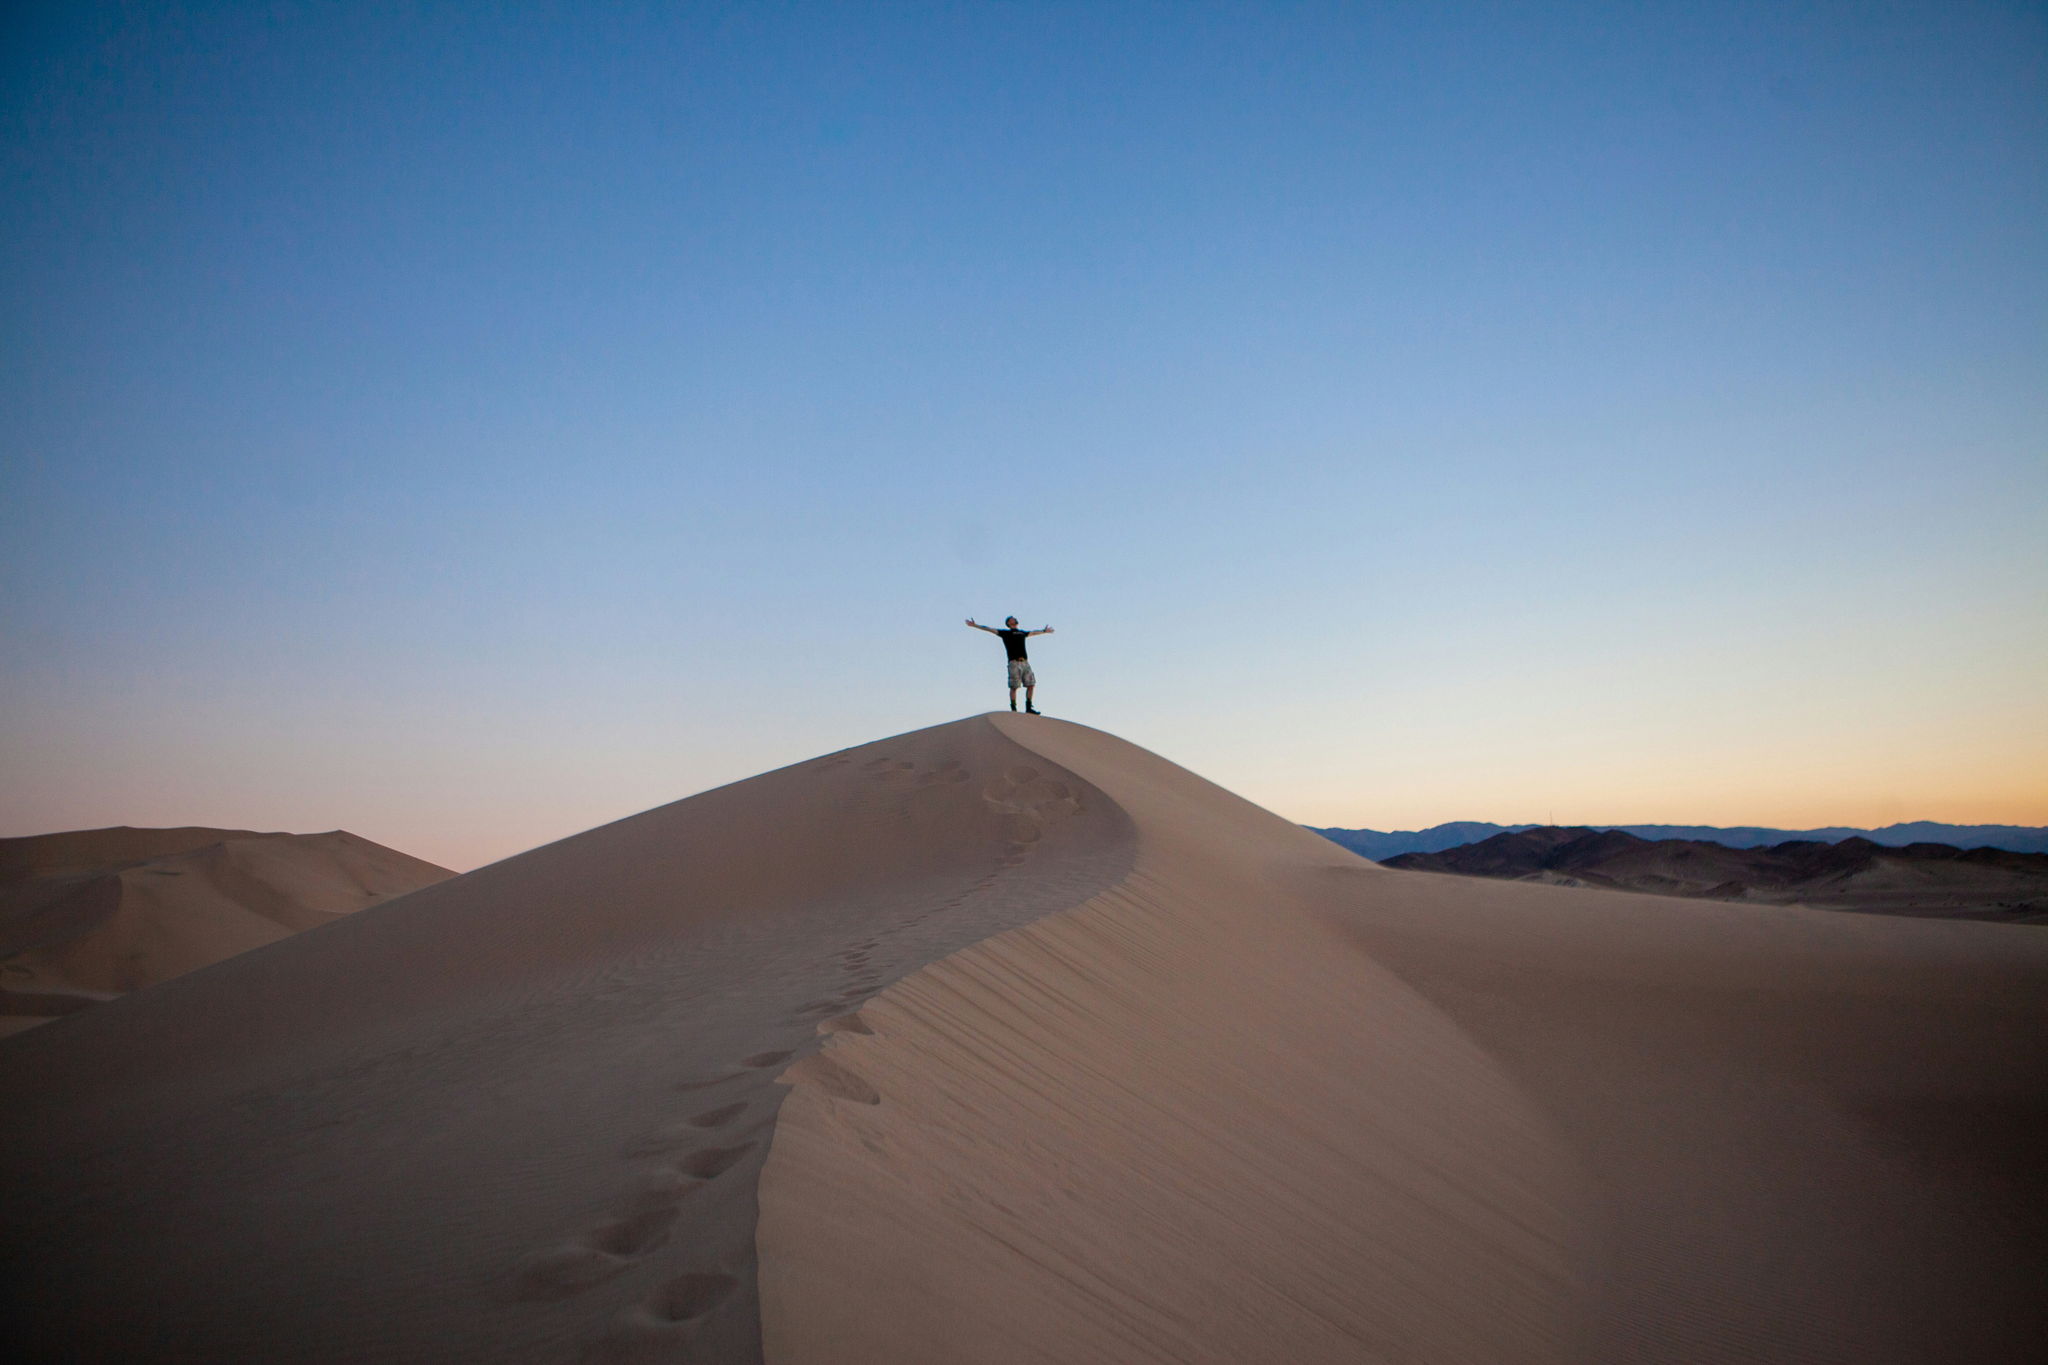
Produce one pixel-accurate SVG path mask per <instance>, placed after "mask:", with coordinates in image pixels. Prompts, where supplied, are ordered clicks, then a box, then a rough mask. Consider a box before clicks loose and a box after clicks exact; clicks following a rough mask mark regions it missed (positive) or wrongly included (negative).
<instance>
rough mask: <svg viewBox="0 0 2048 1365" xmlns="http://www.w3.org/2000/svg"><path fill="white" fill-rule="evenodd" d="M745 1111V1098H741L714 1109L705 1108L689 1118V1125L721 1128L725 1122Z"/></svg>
mask: <svg viewBox="0 0 2048 1365" xmlns="http://www.w3.org/2000/svg"><path fill="white" fill-rule="evenodd" d="M746 1112H747V1102H746V1101H745V1100H741V1101H739V1102H738V1103H737V1104H722V1105H720V1106H719V1107H718V1108H716V1109H707V1110H705V1111H704V1112H703V1113H701V1114H699V1115H697V1116H696V1117H695V1118H693V1119H691V1120H690V1126H691V1127H692V1128H723V1127H725V1125H726V1124H728V1123H731V1122H732V1121H733V1120H734V1119H736V1118H738V1117H739V1116H740V1115H741V1114H744V1113H746Z"/></svg>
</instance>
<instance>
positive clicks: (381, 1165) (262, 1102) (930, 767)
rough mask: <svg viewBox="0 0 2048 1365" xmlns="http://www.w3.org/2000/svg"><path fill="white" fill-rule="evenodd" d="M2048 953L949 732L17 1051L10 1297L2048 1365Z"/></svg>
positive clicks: (693, 810) (430, 1326) (272, 1338)
mask: <svg viewBox="0 0 2048 1365" xmlns="http://www.w3.org/2000/svg"><path fill="white" fill-rule="evenodd" d="M2044 987H2048V935H2043V934H2041V933H2040V931H2039V930H2037V929H2029V928H2022V927H2013V926H2004V925H1994V924H1975V923H1946V922H1935V921H1920V920H1894V919H1882V918H1874V917H1854V916H1837V915H1829V914H1823V913H1819V912H1812V911H1804V910H1799V909H1786V908H1775V907H1757V906H1744V905H1730V904H1721V903H1714V902H1698V901H1674V900H1669V899H1663V898H1652V897H1642V896H1635V895H1629V894H1623V893H1616V892H1607V891H1587V890H1575V889H1567V888H1558V887H1551V886H1541V885H1531V884H1523V883H1513V882H1492V881H1482V880H1474V879H1468V878H1454V877H1442V876H1431V875H1427V874H1420V873H1402V872H1396V871H1390V870H1386V869H1382V868H1379V867H1376V866H1374V865H1372V864H1369V863H1366V862H1364V861H1362V860H1360V859H1358V858H1356V857H1354V856H1352V855H1350V854H1348V853H1346V852H1345V851H1343V850H1342V849H1340V848H1338V847H1337V846H1336V845H1334V844H1332V843H1330V842H1328V841H1327V840H1324V839H1322V838H1321V837H1320V836H1317V835H1315V834H1312V833H1310V832H1308V831H1305V830H1301V829H1298V828H1296V827H1295V826H1293V825H1290V824H1288V823H1287V822H1285V821H1283V820H1280V819H1279V818H1277V817H1275V816H1273V815H1270V814H1268V813H1266V812H1264V811H1261V810H1259V809H1257V808H1256V807H1253V806H1251V805H1249V804H1247V803H1245V802H1244V801H1242V800H1240V799H1238V798H1236V797H1234V796H1231V795H1230V794H1229V793H1227V792H1224V791H1222V790H1221V789H1219V788H1217V787H1215V786H1213V785H1211V784H1209V783H1207V782H1205V781H1203V780H1202V779H1200V778H1198V777H1195V776H1194V775H1192V774H1190V773H1188V772H1186V771H1185V770H1183V769H1180V768H1177V767H1175V766H1174V765H1172V764H1170V763H1168V762H1166V761H1164V760H1162V759H1160V758H1157V757H1155V756H1153V755H1151V754H1148V753H1146V752H1144V751H1142V750H1139V749H1136V748H1134V747H1133V746H1131V745H1129V744H1127V743H1124V742H1123V741H1121V740H1117V739H1115V738H1113V737H1111V736H1108V735H1104V734H1101V733H1099V732H1096V731H1092V730H1088V729H1086V728H1084V727H1081V726H1076V725H1071V724H1067V723H1064V722H1060V721H1054V720H1050V719H1043V718H1035V717H1028V718H1027V717H1012V716H1009V715H1006V714H1005V715H998V716H993V717H974V718H971V719H968V720H964V721H959V722H955V723H952V724H949V725H942V726H938V727H935V728H932V729H929V730H923V731H918V732H916V733H913V734H909V735H904V736H899V737H897V738H894V739H889V740H884V741H881V742H879V743H877V744H872V745H868V746H865V747H863V748H859V749H853V750H848V751H845V752H843V753H840V754H835V755H831V756H829V757H826V758H822V759H817V760H812V761H810V762H807V763H802V764H798V765H796V766H794V767H791V768H786V769H782V770H780V771H777V772H773V773H769V774H765V775H763V776H761V777H758V778H754V779H751V780H749V781H746V782H742V783H738V784H735V785H733V786H731V787H726V788H722V789H720V790H717V791H713V792H707V793H704V794H702V795H700V796H695V797H691V798H689V799H687V800H684V801H680V802H677V803H675V804H673V805H670V806H665V807H662V808H659V809H656V810H652V811H648V812H645V813H643V814H641V815H637V816H634V817H631V818H629V819H626V820H622V821H619V822H617V823H615V824H611V825H607V826H604V827H602V828H600V829H596V830H592V831H589V832H587V833H585V834H581V835H578V836H576V837H574V838H571V839H567V840H564V841H562V842H560V843H557V844H552V845H549V846H547V847H544V848H540V849H536V850H534V851H533V852H531V853H527V854H524V855H521V856H520V857H517V858H513V859H509V860H507V861H505V862H503V863H499V864H495V865H493V866H491V867H487V868H484V869H481V870H479V871H477V872H473V873H470V874H468V875H466V876H462V877H457V878H453V879H451V880H448V881H445V882H441V883H439V884H437V885H434V886H429V887H427V888H425V889H422V890H419V891H416V892H413V893H412V894H410V895H407V896H403V897H401V898H399V899H396V900H393V901H390V902H387V903H385V904H382V905H379V906H376V907H373V908H371V909H369V910H366V911H363V912H361V913H358V914H354V915H350V916H347V917H346V918H343V919H340V920H338V921H336V922H334V923H332V924H329V925H326V926H324V927H321V928H318V929H314V930H312V931H310V932H306V933H302V934H298V935H296V936H294V937H290V938H287V939H284V940H282V941H280V942H277V943H274V944H271V945H269V946H267V947H264V948H261V949H258V950H256V951H254V952H250V953H246V954H243V955H241V956H239V957H236V958H232V959H230V960H228V961H225V962H221V963H218V964H216V965H215V966H212V967H209V968H207V969H206V970H204V971H199V972H195V973H192V974H190V975H187V976H184V977H180V978H178V979H176V980H173V981H169V982H166V983H164V984H162V985H160V986H156V987H153V988H152V989H150V990H148V991H144V992H139V993H137V994H135V995H132V996H128V997H125V998H122V999H119V1000H115V1001H113V1002H111V1003H109V1004H107V1005H105V1006H103V1007H100V1008H96V1009H93V1010H90V1011H86V1012H83V1013H80V1014H76V1015H72V1016H68V1017H65V1018H62V1019H58V1020H56V1021H54V1022H52V1023H50V1024H48V1025H46V1026H44V1027H41V1028H38V1029H35V1030H33V1031H31V1032H28V1033H26V1034H23V1035H21V1036H20V1037H17V1038H15V1039H13V1040H11V1041H10V1042H9V1043H8V1044H7V1045H6V1046H4V1047H0V1087H4V1090H0V1093H5V1094H6V1095H7V1096H8V1097H9V1105H8V1106H7V1108H6V1109H5V1111H4V1113H0V1170H4V1171H5V1172H6V1173H7V1188H6V1189H5V1190H4V1191H0V1196H4V1197H0V1285H4V1286H5V1292H6V1294H7V1296H8V1300H9V1301H8V1302H7V1304H6V1305H4V1307H5V1309H6V1312H7V1319H8V1321H9V1323H10V1336H9V1341H10V1345H12V1346H13V1347H14V1349H15V1351H16V1353H17V1354H18V1355H20V1356H21V1357H23V1358H25V1359H29V1360H32V1361H73V1360H120V1361H131V1360H134V1361H194V1362H198V1361H208V1362H218V1361H264V1362H272V1361H276V1362H299V1361H308V1362H310V1361H321V1362H421V1361H433V1362H458V1363H466V1362H477V1363H479V1365H481V1363H482V1362H493V1363H496V1362H572V1363H575V1365H598V1363H601V1362H638V1361H647V1362H656V1361H660V1362H706V1361H715V1362H730V1363H731V1365H745V1363H746V1362H752V1361H756V1360H763V1359H765V1360H768V1361H772V1362H776V1363H777V1365H814V1363H816V1365H822V1363H825V1362H830V1363H831V1365H923V1363H926V1362H928V1363H929V1365H941V1363H943V1365H978V1363H980V1362H987V1363H988V1365H1008V1363H1009V1362H1023V1361H1046V1362H1060V1365H1087V1363H1088V1362H1148V1361H1188V1362H1223V1361H1230V1362H1274V1363H1275V1365H1278V1363H1279V1362H1289V1363H1290V1365H1291V1363H1293V1362H1308V1363H1311V1365H1312V1363H1314V1362H1337V1361H1344V1362H1382V1361H1384V1362H1394V1361H1401V1362H1485V1363H1487V1365H1510V1363H1512V1362H1523V1361H1528V1362H1536V1361H1544V1362H1571V1363H1572V1365H1579V1363H1581V1362H1587V1363H1591V1365H1601V1363H1604V1362H1614V1363H1615V1365H1622V1363H1623V1362H1630V1363H1633V1362H1671V1363H1672V1365H1678V1363H1679V1362H1687V1363H1693V1362H1699V1363H1711V1362H1721V1361H1758V1362H1765V1361H1768V1362H1823V1361H1829V1362H1832V1361H1839V1362H1857V1365H1870V1363H1872V1362H1875V1363H1876V1365H1887V1363H1889V1362H1909V1361H1910V1362H1948V1361H1961V1360H1969V1361H1973V1362H1987V1365H2000V1363H2001V1362H2015V1363H2016V1362H2020V1361H2031V1360H2034V1359H2036V1358H2037V1354H2038V1353H2037V1347H2038V1343H2039V1342H2040V1341H2041V1340H2042V1339H2043V1338H2042V1335H2041V1334H2042V1332H2043V1330H2044V1328H2048V1323H2044V1321H2043V1313H2042V1308H2041V1303H2040V1298H2039V1295H2038V1294H2037V1292H2036V1291H2037V1289H2038V1285H2039V1284H2040V1283H2041V1282H2042V1280H2043V1275H2044V1272H2048V1264H2044V1259H2043V1246H2044V1243H2048V1237H2044V1221H2048V1215H2044V1203H2048V1201H2044V1198H2043V1194H2044V1191H2043V1185H2042V1179H2041V1176H2040V1174H2039V1170H2040V1163H2039V1161H2038V1151H2039V1140H2040V1137H2041V1132H2042V1125H2041V1122H2040V1119H2041V1109H2042V1097H2043V1095H2044V1093H2048V1041H2044V1040H2048V1028H2044V1025H2048V989H2044Z"/></svg>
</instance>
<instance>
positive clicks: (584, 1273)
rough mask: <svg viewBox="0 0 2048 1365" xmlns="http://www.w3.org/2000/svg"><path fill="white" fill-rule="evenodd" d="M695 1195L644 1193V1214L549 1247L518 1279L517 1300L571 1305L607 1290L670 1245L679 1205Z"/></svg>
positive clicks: (514, 1288)
mask: <svg viewBox="0 0 2048 1365" xmlns="http://www.w3.org/2000/svg"><path fill="white" fill-rule="evenodd" d="M688 1193H689V1189H688V1187H685V1186H681V1185H678V1186H675V1187H673V1189H672V1191H670V1192H666V1193H664V1192H657V1191H653V1190H649V1191H643V1192H642V1193H641V1195H640V1196H639V1198H638V1200H636V1202H637V1203H639V1204H640V1205H641V1207H640V1208H639V1210H638V1211H637V1212H634V1213H630V1214H628V1215H627V1216H625V1217H623V1218H619V1219H615V1220H614V1221H612V1222H609V1223H606V1224H603V1225H602V1226H600V1227H597V1228H593V1229H592V1230H591V1231H590V1232H588V1233H586V1234H584V1235H583V1237H581V1238H579V1239H578V1240H576V1241H574V1242H568V1243H565V1244H563V1245H561V1246H553V1247H545V1248H543V1249H541V1250H540V1251H536V1252H534V1253H533V1254H532V1255H531V1256H528V1257H527V1258H526V1259H525V1260H524V1261H523V1262H521V1263H520V1266H519V1270H518V1271H517V1273H516V1274H515V1275H514V1277H513V1281H512V1297H513V1298H514V1299H516V1300H519V1301H520V1302H523V1303H534V1302H541V1301H545V1300H549V1299H566V1298H568V1297H570V1296H571V1295H574V1294H580V1293H582V1292H583V1291H584V1290H586V1289H590V1288H593V1287H595V1286H597V1285H600V1284H603V1283H604V1282H605V1281H606V1280H609V1279H611V1278H612V1277H613V1276H615V1275H620V1274H623V1273H624V1272H625V1271H627V1270H629V1269H631V1268H632V1266H633V1263H634V1262H635V1261H638V1260H639V1259H640V1258H641V1257H643V1256H646V1255H647V1254H648V1253H649V1252H652V1251H655V1250H657V1249H659V1248H660V1247H662V1246H664V1245H666V1244H667V1242H668V1240H669V1236H670V1234H671V1233H672V1232H673V1230H674V1228H675V1222H676V1216H677V1215H678V1213H680V1212H681V1210H680V1209H679V1208H678V1207H677V1205H678V1204H679V1203H680V1202H681V1201H682V1199H683V1197H684V1196H685V1195H687V1194H688Z"/></svg>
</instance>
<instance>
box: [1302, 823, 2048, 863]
mask: <svg viewBox="0 0 2048 1365" xmlns="http://www.w3.org/2000/svg"><path fill="white" fill-rule="evenodd" d="M1308 828H1310V829H1313V830H1315V832H1316V833H1318V834H1320V835H1322V836H1323V837H1324V838H1326V839H1333V840H1335V841H1336V842H1337V843H1339V844H1342V845H1343V846H1344V847H1345V848H1348V849H1350V850H1351V851H1352V852H1353V853H1356V854H1358V855H1359V856H1360V857H1364V858H1370V859H1372V860H1373V861H1374V862H1376V863H1377V862H1382V861H1384V860H1386V859H1388V858H1392V857H1396V856H1398V855H1400V854H1403V853H1441V852H1443V851H1444V850H1445V849H1448V848H1456V847H1458V846H1459V845H1460V844H1472V843H1477V842H1479V841H1480V840H1482V839H1486V838H1490V837H1492V836H1493V835H1496V834H1519V833H1520V832H1522V831H1523V830H1529V829H1539V828H1554V827H1547V826H1539V825H1534V824H1529V825H1495V824H1489V823H1488V822H1486V821H1484V820H1453V821H1451V822H1450V823H1448V824H1442V825H1431V826H1430V827H1429V828H1428V829H1406V830H1377V829H1322V828H1319V827H1317V826H1315V825H1310V826H1308ZM1576 828H1581V829H1596V830H1607V829H1618V830H1620V831H1622V832H1623V833H1625V834H1633V835H1635V836H1636V837H1637V838H1638V839H1704V840H1707V841H1709V842H1711V843H1716V844H1722V845H1725V846H1727V847H1729V848H1766V847H1769V846H1770V845H1773V844H1783V843H1790V842H1793V841H1804V842H1808V843H1822V844H1832V843H1839V842H1840V841H1842V840H1843V839H1868V840H1869V841H1870V842H1871V843H1873V844H1882V845H1884V846H1885V847H1887V848H1904V847H1905V846H1906V845H1908V844H1924V843H1936V844H1953V845H1955V846H1956V847H1957V848H2001V849H2004V850H2006V851H2007V852H2008V853H2048V826H2038V825H1945V824H1942V823H1940V822H1939V821H1936V820H1913V821H1908V822H1906V823H1904V824H1897V825H1886V826H1884V827H1883V828H1882V829H1857V828H1854V827H1852V826H1848V825H1830V826H1828V827H1827V828H1825V829H1769V828H1765V827H1763V826H1758V825H1735V826H1721V825H1582V826H1576Z"/></svg>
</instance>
